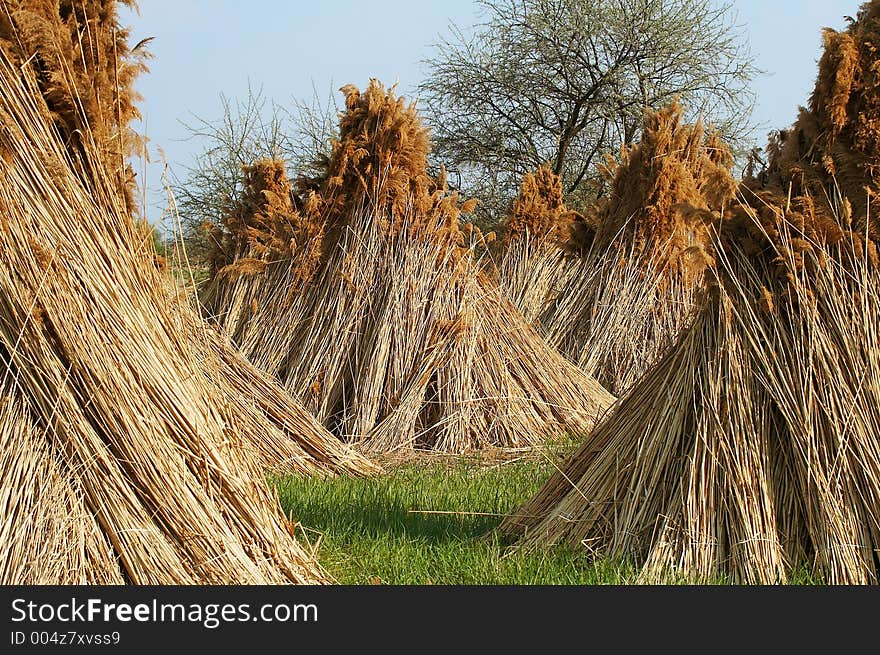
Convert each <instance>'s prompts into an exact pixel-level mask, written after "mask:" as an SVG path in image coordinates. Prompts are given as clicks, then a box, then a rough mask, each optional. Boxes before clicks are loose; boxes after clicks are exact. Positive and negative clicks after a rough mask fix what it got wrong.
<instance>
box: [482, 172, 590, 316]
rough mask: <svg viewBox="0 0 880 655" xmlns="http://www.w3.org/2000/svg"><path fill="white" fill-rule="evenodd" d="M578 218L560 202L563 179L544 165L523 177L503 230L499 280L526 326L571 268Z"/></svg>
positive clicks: (562, 283)
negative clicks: (571, 242) (574, 225)
mask: <svg viewBox="0 0 880 655" xmlns="http://www.w3.org/2000/svg"><path fill="white" fill-rule="evenodd" d="M575 216H576V213H575V212H571V211H569V210H568V209H567V208H566V207H565V204H564V202H563V199H562V180H560V179H559V176H558V175H556V173H554V172H553V169H552V168H551V167H550V165H549V164H545V165H543V166H541V167H540V168H538V169H537V170H536V171H534V172H532V173H526V174H525V175H524V176H523V181H522V186H521V188H520V192H519V195H518V196H517V197H516V199H515V200H514V202H513V207H512V208H511V212H510V216H509V217H508V219H507V221H506V222H505V225H504V239H503V247H502V252H501V256H500V262H499V264H498V280H499V283H500V285H501V288H502V290H503V291H504V293H505V294H507V297H508V298H510V299H511V301H513V303H514V304H515V305H516V306H517V307H518V308H519V310H520V311H521V312H522V313H523V316H524V317H525V318H526V320H528V321H529V322H535V321H537V320H538V318H539V317H540V315H541V313H542V312H543V311H544V310H545V309H546V308H547V306H548V305H549V304H550V303H551V302H552V301H553V300H555V299H556V297H557V295H558V293H559V290H560V289H561V288H562V287H563V286H564V285H565V282H566V281H567V276H568V274H570V272H571V270H572V268H573V266H572V264H573V260H572V258H571V257H568V256H567V255H568V253H567V252H566V249H567V247H568V242H569V239H570V236H571V227H572V223H573V222H574V220H575Z"/></svg>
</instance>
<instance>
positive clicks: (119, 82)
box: [0, 0, 149, 212]
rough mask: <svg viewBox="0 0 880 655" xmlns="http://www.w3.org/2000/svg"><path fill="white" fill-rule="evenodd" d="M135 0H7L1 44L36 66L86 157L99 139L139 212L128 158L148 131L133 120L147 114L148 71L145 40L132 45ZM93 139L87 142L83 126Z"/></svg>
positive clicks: (106, 161)
mask: <svg viewBox="0 0 880 655" xmlns="http://www.w3.org/2000/svg"><path fill="white" fill-rule="evenodd" d="M119 4H123V5H125V6H127V7H135V8H136V6H137V5H136V3H135V2H134V0H0V48H2V49H3V50H4V51H6V53H7V55H8V56H9V58H10V59H11V60H12V61H13V62H14V63H15V64H16V65H19V66H21V65H26V66H28V67H29V68H30V69H31V70H32V71H33V73H34V76H35V78H36V80H37V83H38V85H39V89H40V91H41V93H42V94H43V97H44V98H45V100H46V104H47V105H48V107H49V110H50V112H51V114H52V119H53V121H54V122H55V124H56V126H57V128H58V129H59V131H60V132H61V134H62V136H63V138H64V139H65V141H66V143H67V144H68V147H69V148H71V150H72V151H74V152H75V153H76V155H77V156H79V157H80V158H82V159H83V161H84V162H85V161H87V160H88V158H87V157H85V154H86V150H87V149H89V148H91V147H93V146H96V147H97V149H98V152H99V153H100V156H101V162H102V163H101V165H102V166H103V167H105V168H106V169H107V171H108V172H109V174H110V176H111V179H112V180H113V182H114V184H115V185H116V186H117V188H118V189H119V191H120V194H121V197H122V198H123V199H124V201H125V203H126V208H127V210H128V211H129V212H134V211H135V208H136V203H135V179H134V177H135V176H134V171H133V169H132V167H131V165H130V164H129V163H128V162H127V158H128V157H129V156H131V155H135V154H139V153H140V150H141V148H142V146H143V138H142V137H141V136H140V135H139V134H137V133H136V132H135V131H134V130H133V129H132V128H131V122H132V120H133V119H135V118H140V114H139V112H138V108H137V102H138V101H139V100H140V96H139V95H138V94H137V93H136V92H135V91H134V81H135V79H136V78H137V76H138V75H140V74H141V73H142V72H144V71H146V70H147V68H146V64H145V61H146V59H147V58H148V57H149V53H147V51H146V49H145V47H144V46H145V45H146V44H147V43H148V42H149V39H146V40H144V41H141V42H140V43H138V44H137V45H135V46H134V47H131V46H130V45H129V37H130V29H128V28H123V27H122V26H121V25H120V23H119V16H118V6H119ZM86 133H89V134H90V136H89V137H88V140H89V141H93V142H94V143H93V144H92V143H90V144H86V143H83V138H84V136H83V135H84V134H86Z"/></svg>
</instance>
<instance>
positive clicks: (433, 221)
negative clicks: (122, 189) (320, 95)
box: [203, 82, 611, 452]
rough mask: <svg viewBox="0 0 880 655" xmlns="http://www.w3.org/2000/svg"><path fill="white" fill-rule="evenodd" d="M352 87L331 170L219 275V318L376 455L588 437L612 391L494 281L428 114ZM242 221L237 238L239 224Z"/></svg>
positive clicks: (265, 210)
mask: <svg viewBox="0 0 880 655" xmlns="http://www.w3.org/2000/svg"><path fill="white" fill-rule="evenodd" d="M344 90H345V92H346V111H345V112H344V113H343V114H342V115H341V118H340V139H339V141H338V142H336V143H334V144H333V145H334V147H333V153H332V156H331V158H330V160H329V161H328V162H325V168H326V172H325V174H324V175H323V176H321V177H319V178H316V179H310V180H299V183H298V185H297V187H298V190H299V194H298V195H297V194H294V196H293V197H292V200H291V201H290V202H289V203H286V202H282V203H281V206H282V211H280V212H278V211H276V212H275V215H278V216H287V218H285V219H284V220H280V221H274V222H271V221H270V223H271V225H270V226H269V227H268V229H266V228H265V227H263V228H260V229H256V230H251V232H250V233H249V234H250V239H251V246H252V247H251V249H250V250H249V251H247V252H245V253H244V254H245V256H244V257H242V256H240V255H239V258H238V260H237V261H232V262H231V263H227V264H226V265H225V266H224V267H223V268H221V269H219V270H218V274H217V275H215V276H214V279H213V280H212V281H211V283H210V284H209V285H208V287H207V288H206V290H205V293H204V294H203V302H204V305H205V307H206V308H207V311H208V312H209V315H210V316H211V317H212V319H213V320H214V321H216V322H218V323H219V324H220V325H221V326H223V328H224V330H225V331H226V333H227V334H229V335H230V336H231V337H232V338H233V339H234V340H235V341H236V343H237V345H238V346H239V347H240V348H241V349H242V351H243V352H244V353H246V354H247V356H248V357H249V359H251V361H252V362H253V363H254V364H256V365H257V366H259V367H260V368H261V369H263V370H266V371H268V372H270V373H271V374H273V375H274V376H276V377H277V378H278V379H279V380H281V381H282V383H283V384H284V386H285V387H287V388H288V389H290V390H291V391H292V392H294V393H295V394H296V395H298V397H300V398H301V399H302V400H303V402H304V403H305V404H306V406H308V407H309V408H310V409H311V410H312V411H313V412H314V414H315V415H316V416H317V417H318V419H319V420H320V421H321V422H322V423H324V424H325V425H326V426H327V427H328V428H329V429H330V430H331V431H332V432H334V433H335V434H337V435H339V436H340V437H341V438H342V439H344V440H345V441H351V442H357V443H358V444H360V445H361V447H363V448H364V449H367V450H373V451H387V450H391V449H396V448H412V447H427V448H434V449H440V450H448V451H455V452H460V451H465V450H469V449H473V448H480V447H483V446H485V445H493V446H522V445H530V444H536V443H539V442H541V441H543V439H544V438H545V437H546V436H547V435H548V434H549V433H554V432H564V431H569V432H582V431H584V430H587V429H589V428H590V427H591V426H592V425H593V423H594V422H595V419H596V417H597V416H598V415H599V414H600V413H601V412H602V411H603V410H604V409H605V408H606V407H607V406H608V404H609V403H610V402H611V397H610V395H609V394H608V393H607V392H605V391H604V390H603V389H602V388H601V387H600V386H599V385H598V384H597V383H596V382H595V381H593V380H591V379H590V378H589V377H587V376H586V375H584V374H582V373H581V372H579V371H578V370H577V369H576V368H575V367H574V366H572V365H571V364H569V363H567V362H566V361H565V360H564V359H563V358H562V357H561V356H560V355H559V354H557V353H556V352H555V351H553V349H551V348H550V347H549V346H547V344H546V343H545V342H544V341H543V339H542V338H541V337H540V336H539V335H538V333H537V332H536V331H535V330H534V329H533V328H532V327H531V326H529V325H528V323H527V322H526V321H525V320H524V319H523V317H522V315H521V314H520V313H519V312H518V311H517V310H516V309H515V307H514V306H513V305H512V304H511V303H510V302H509V301H508V300H507V299H506V298H505V297H504V295H503V294H502V293H501V292H500V291H499V289H498V288H497V286H496V285H495V284H493V283H492V282H491V281H489V280H488V279H487V278H486V277H485V276H484V275H483V274H482V273H481V271H480V264H479V262H478V261H477V260H476V258H475V256H474V254H473V246H474V244H475V243H477V242H478V241H479V240H480V239H482V238H483V237H482V236H481V235H479V233H478V232H476V231H474V230H471V229H468V228H469V227H470V226H468V225H465V226H464V227H460V222H459V214H460V213H461V212H462V211H469V210H470V209H471V207H472V203H461V202H460V201H459V200H458V198H457V197H456V195H455V194H450V193H449V192H448V191H447V187H446V181H445V179H444V175H443V174H442V173H441V175H440V177H439V178H434V177H431V176H430V175H428V173H427V155H428V151H429V140H428V135H427V130H425V128H424V127H422V125H421V121H420V119H419V117H418V115H417V113H416V111H415V108H414V107H413V106H407V105H405V104H404V102H403V99H401V98H397V97H395V95H394V93H393V92H388V91H386V90H385V89H384V88H383V87H382V86H381V85H379V84H378V83H376V82H372V83H371V84H370V86H369V88H368V89H367V90H366V91H365V92H364V93H363V94H361V93H360V92H359V91H358V90H357V89H355V88H354V87H346V88H345V89H344ZM258 166H259V167H261V168H262V169H263V170H269V169H270V168H271V167H270V166H268V165H267V164H265V163H264V164H258ZM265 177H266V176H265V175H263V176H262V179H265ZM264 186H265V185H264ZM273 188H274V190H273V191H270V192H269V193H264V194H263V196H264V197H265V198H266V201H265V202H264V203H263V204H262V205H261V208H260V209H259V211H257V212H256V214H257V215H258V217H257V218H255V219H251V220H249V221H248V224H249V225H251V226H258V225H264V224H265V221H264V220H263V219H262V218H260V217H264V216H267V215H269V214H271V213H272V210H271V209H270V205H271V206H273V207H276V208H277V207H278V206H279V203H277V202H275V200H274V199H275V198H278V197H279V195H283V194H279V193H278V190H282V189H285V188H287V187H286V186H285V185H284V184H277V183H276V184H275V185H274V187H273ZM291 211H292V212H293V213H295V214H296V216H295V217H292V218H291V217H289V213H290V212H291ZM233 219H234V220H233V221H231V225H229V226H228V228H227V230H228V231H229V232H230V233H232V232H234V231H235V227H236V226H237V225H240V224H241V223H242V221H241V219H240V217H238V216H236V217H233ZM304 221H306V222H307V221H312V222H314V223H315V226H314V227H311V228H309V229H305V230H299V233H301V234H302V233H305V234H307V235H309V236H308V238H306V239H301V240H300V241H298V242H296V243H297V244H299V245H298V246H297V247H296V248H293V249H289V248H283V249H282V248H279V247H277V246H275V247H271V248H266V245H267V244H269V243H272V242H273V236H274V235H276V234H278V233H281V232H283V231H284V228H283V227H274V226H277V225H281V226H284V225H302V224H303V222H304ZM276 241H277V240H276ZM316 241H317V242H319V243H320V245H319V246H316V245H315V243H316ZM288 242H289V241H288ZM221 243H222V241H221ZM302 253H306V254H305V255H303V254H302ZM314 253H319V254H318V256H317V262H316V261H315V257H314V256H313V254H314ZM254 260H257V261H259V262H261V263H254ZM224 261H228V260H224ZM303 262H307V264H306V265H305V267H304V264H303Z"/></svg>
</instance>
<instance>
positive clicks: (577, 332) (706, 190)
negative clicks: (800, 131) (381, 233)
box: [533, 102, 736, 393]
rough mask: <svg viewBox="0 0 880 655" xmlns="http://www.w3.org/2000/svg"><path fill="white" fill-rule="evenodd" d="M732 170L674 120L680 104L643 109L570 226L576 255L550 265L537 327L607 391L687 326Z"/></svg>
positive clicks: (710, 141)
mask: <svg viewBox="0 0 880 655" xmlns="http://www.w3.org/2000/svg"><path fill="white" fill-rule="evenodd" d="M732 163H733V157H732V155H731V152H730V149H729V148H728V147H727V146H726V145H725V144H724V143H723V142H722V140H721V139H720V137H719V136H718V134H717V133H715V132H710V133H708V134H706V132H705V130H704V129H703V127H702V125H701V124H700V123H696V124H692V125H689V124H685V123H684V122H683V121H682V107H681V106H680V105H679V104H678V102H673V103H672V104H670V105H668V106H666V107H664V108H662V109H660V110H658V111H648V112H647V113H646V115H645V128H644V136H643V139H642V141H641V142H640V143H636V144H634V145H632V146H630V147H628V148H625V149H624V150H623V152H622V153H621V157H620V159H619V161H614V160H612V159H609V161H608V162H607V164H606V165H605V166H604V168H603V172H604V174H605V175H606V177H607V178H608V183H609V188H610V191H609V195H608V196H606V197H605V198H603V199H602V200H600V201H599V202H598V203H597V204H596V205H595V206H594V207H593V208H592V209H591V210H590V211H589V212H587V214H586V216H584V217H576V218H575V220H573V221H572V222H571V223H570V225H569V230H568V232H569V238H568V244H567V249H568V250H569V251H571V252H574V253H579V256H578V257H577V258H575V259H574V260H573V261H571V262H569V263H567V265H566V266H564V267H561V268H560V267H557V270H556V271H555V272H556V273H557V276H556V277H557V279H558V280H560V281H561V284H560V286H559V287H558V289H557V291H556V293H554V294H553V297H552V298H550V299H549V302H547V303H546V304H545V306H544V308H543V311H542V312H541V314H540V321H541V324H542V326H543V329H544V332H545V334H546V336H547V339H548V341H550V343H551V344H553V345H555V346H556V347H557V348H559V349H560V350H561V351H562V352H563V353H564V354H565V355H566V356H567V357H569V358H570V359H571V360H572V361H574V362H577V363H578V365H579V366H580V367H581V368H583V369H584V370H585V371H586V372H587V373H589V374H591V375H594V376H595V377H596V378H597V379H598V380H599V381H600V382H601V383H602V384H603V385H605V386H606V388H608V389H609V390H610V391H611V392H612V393H622V392H623V391H625V390H626V389H627V388H628V387H629V386H630V385H631V384H632V383H633V382H635V380H637V379H638V378H639V377H640V376H641V375H642V373H644V372H645V371H646V370H647V369H648V368H649V367H650V366H651V365H652V364H653V363H654V362H655V361H656V360H657V358H658V357H659V356H660V354H661V353H662V352H663V350H664V349H665V348H667V347H668V346H669V345H670V344H671V343H672V342H673V341H674V339H675V337H676V336H677V335H678V333H679V332H680V331H681V329H682V328H683V327H684V326H685V325H686V324H687V321H688V320H689V319H690V317H691V311H690V310H691V308H692V305H693V294H694V292H695V290H696V288H697V287H698V286H699V283H700V280H701V278H702V276H703V273H704V271H705V270H706V267H707V266H711V264H712V257H711V247H710V244H709V234H710V226H711V225H712V223H713V222H714V221H716V220H718V219H719V218H720V217H721V216H723V215H724V214H725V211H726V209H727V208H728V207H729V205H730V204H731V203H732V200H733V198H734V194H735V190H736V184H735V182H734V180H733V177H732V176H731V173H730V168H731V166H732ZM549 257H550V256H549V255H545V256H544V258H543V264H542V263H541V261H540V260H539V261H538V262H535V264H534V266H533V268H534V270H540V268H541V267H542V266H546V265H547V263H548V258H549ZM557 257H558V255H557Z"/></svg>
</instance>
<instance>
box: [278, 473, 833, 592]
mask: <svg viewBox="0 0 880 655" xmlns="http://www.w3.org/2000/svg"><path fill="white" fill-rule="evenodd" d="M551 470H552V465H551V464H550V463H549V462H547V461H534V460H530V461H518V462H516V461H514V462H509V463H505V464H499V463H494V464H493V463H491V462H488V463H487V462H486V461H481V460H480V459H474V458H461V459H457V460H455V459H447V460H440V461H436V460H435V461H433V462H431V461H427V462H426V461H421V462H418V463H411V464H408V465H405V466H400V467H396V468H393V469H391V470H389V471H388V472H387V473H386V474H385V475H381V476H377V477H373V478H353V477H339V478H332V479H320V478H303V477H280V478H274V479H273V480H272V484H273V485H274V486H275V488H276V489H277V490H278V494H279V497H280V499H281V503H282V505H283V506H284V508H285V509H286V510H287V512H288V513H289V514H290V516H291V517H292V518H294V519H295V520H297V521H298V522H299V523H300V524H301V525H303V526H307V528H305V529H304V530H303V533H302V536H304V537H306V538H307V539H308V540H309V541H310V542H311V543H312V544H313V545H317V547H318V559H319V561H320V562H321V564H322V565H323V566H324V568H325V569H326V570H327V571H328V572H329V573H330V575H332V576H333V577H334V578H335V580H336V581H337V582H339V583H341V584H353V585H360V584H398V585H407V584H454V585H467V584H501V585H509V584H590V585H592V584H631V583H633V582H634V580H635V579H636V575H637V572H636V570H635V568H634V567H633V566H631V565H627V564H623V563H615V562H611V561H608V560H599V561H594V560H591V559H590V558H589V557H588V556H587V554H586V553H585V552H584V551H579V552H576V551H573V550H571V549H566V548H564V547H556V548H553V549H550V550H548V551H546V552H538V553H524V552H521V551H515V550H511V549H508V548H505V547H504V546H503V545H502V544H500V543H499V542H498V540H497V538H496V537H495V536H494V534H493V533H492V530H493V528H495V527H497V526H498V524H499V523H500V522H501V518H502V516H503V515H504V514H506V513H508V512H510V511H511V510H513V509H516V507H518V506H519V504H520V503H522V502H523V501H525V500H527V499H528V498H529V497H530V496H531V495H532V494H534V493H535V492H536V491H537V490H538V489H539V488H540V486H541V485H542V484H543V483H544V481H545V480H546V479H547V478H548V477H549V475H550V473H551ZM433 512H451V513H448V514H444V513H433ZM668 582H669V583H672V584H688V583H691V582H697V581H689V580H686V579H675V580H669V581H668ZM702 583H704V584H728V583H729V581H727V580H725V579H723V578H719V579H717V580H711V581H702ZM789 584H794V585H814V584H822V581H821V580H820V579H818V578H815V577H813V576H812V575H811V574H810V571H809V570H807V569H806V568H801V569H798V570H797V571H795V572H794V573H793V574H792V576H791V578H790V580H789Z"/></svg>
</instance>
